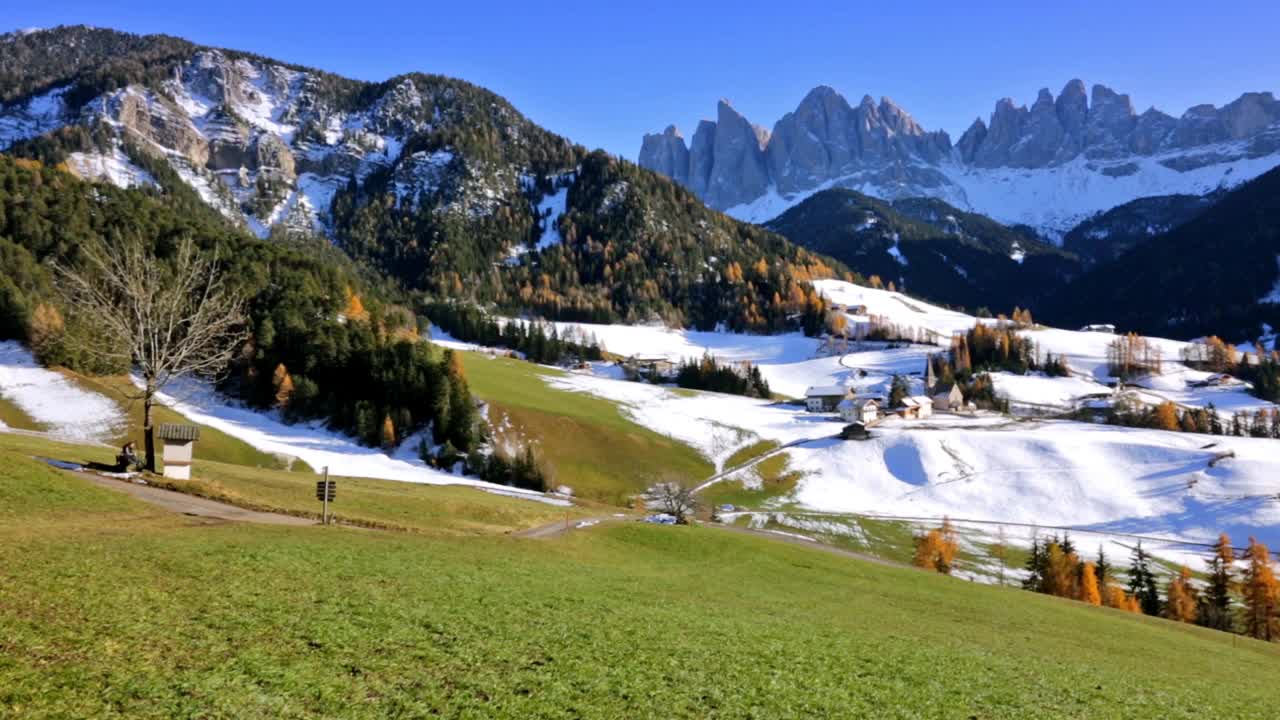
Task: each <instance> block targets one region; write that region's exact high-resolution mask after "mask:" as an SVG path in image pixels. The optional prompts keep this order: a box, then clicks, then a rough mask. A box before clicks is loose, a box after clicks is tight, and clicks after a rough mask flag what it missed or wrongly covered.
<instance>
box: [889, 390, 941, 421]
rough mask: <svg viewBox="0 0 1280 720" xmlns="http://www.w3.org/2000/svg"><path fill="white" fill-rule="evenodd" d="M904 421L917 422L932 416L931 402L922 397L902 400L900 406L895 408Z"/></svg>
mask: <svg viewBox="0 0 1280 720" xmlns="http://www.w3.org/2000/svg"><path fill="white" fill-rule="evenodd" d="M896 410H897V413H898V414H899V415H901V416H902V417H903V418H904V419H908V420H919V419H922V418H927V417H929V416H930V415H932V414H933V400H932V399H931V398H928V397H925V396H924V395H913V396H911V397H908V398H903V399H902V405H901V406H899V407H898V408H896Z"/></svg>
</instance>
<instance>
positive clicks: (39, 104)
mask: <svg viewBox="0 0 1280 720" xmlns="http://www.w3.org/2000/svg"><path fill="white" fill-rule="evenodd" d="M69 89H70V88H69V87H60V88H54V89H53V90H50V91H48V92H46V93H43V94H41V95H36V96H34V97H31V98H28V99H27V100H24V101H19V102H15V103H12V104H10V105H3V106H0V150H3V149H4V148H7V147H9V146H10V145H12V144H14V143H15V142H17V141H19V140H25V139H27V138H32V137H35V136H37V135H43V134H44V133H47V132H49V131H51V130H57V129H58V128H60V127H62V126H63V125H64V124H65V123H64V121H63V116H64V114H65V113H66V104H65V103H64V102H63V100H62V96H63V95H64V94H66V92H67V90H69Z"/></svg>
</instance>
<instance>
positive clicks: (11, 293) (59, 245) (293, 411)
mask: <svg viewBox="0 0 1280 720" xmlns="http://www.w3.org/2000/svg"><path fill="white" fill-rule="evenodd" d="M187 238H189V239H191V240H193V241H194V242H195V243H196V244H197V245H198V247H199V248H200V249H201V250H202V252H204V253H206V254H207V255H212V256H216V257H217V259H218V262H219V263H220V264H221V266H222V271H223V272H224V273H225V275H226V277H228V278H229V280H230V282H231V284H232V285H233V286H234V287H235V288H236V289H237V290H238V291H239V292H240V293H242V294H243V295H244V296H246V297H248V298H249V299H250V303H249V318H250V323H251V326H252V327H251V328H250V329H251V331H252V334H251V337H250V340H249V341H248V342H247V343H246V344H245V345H244V347H243V348H241V351H240V353H239V354H238V357H237V360H236V361H234V363H233V367H232V368H229V375H228V377H227V378H226V379H225V381H224V382H223V388H224V389H225V390H227V391H228V392H230V393H232V394H233V395H236V396H238V397H240V398H242V399H244V400H245V401H247V402H249V403H250V404H252V405H254V406H257V407H261V408H268V407H275V408H278V409H280V410H281V411H283V412H284V413H285V414H286V416H288V417H292V418H296V419H304V418H323V419H326V420H328V421H329V423H330V424H331V425H332V426H333V427H335V428H339V429H342V430H346V431H348V432H351V433H353V434H355V435H357V436H359V437H360V438H362V439H363V440H365V441H366V442H367V443H369V444H377V443H380V442H385V441H386V440H387V434H386V432H387V427H388V426H390V427H391V428H392V431H391V438H392V439H393V440H398V439H400V438H403V437H404V436H405V435H408V434H410V433H412V432H415V431H416V430H418V429H420V428H422V427H425V426H426V424H427V423H433V429H434V430H435V432H436V434H437V439H438V440H440V441H441V442H443V441H444V440H449V441H451V442H452V443H453V445H454V446H455V447H456V448H458V449H460V450H466V449H468V448H470V447H472V446H473V445H474V443H475V442H476V440H477V437H476V432H477V428H476V422H475V409H474V403H473V402H472V401H471V398H470V395H469V393H468V391H467V386H466V381H465V379H464V378H463V377H462V376H461V372H460V370H459V367H458V366H457V363H456V362H454V363H449V362H448V361H447V360H446V359H443V358H441V357H439V356H438V355H436V354H433V353H431V352H430V351H429V350H428V348H427V346H425V345H424V344H422V343H420V342H418V341H417V319H416V317H415V316H414V314H413V313H412V312H411V311H410V310H409V309H408V308H407V307H403V306H400V305H397V304H395V303H394V302H393V301H394V300H395V299H396V296H395V295H394V294H393V293H391V292H389V291H387V290H386V289H385V288H380V287H379V286H377V285H374V284H371V283H369V282H366V281H364V280H362V279H361V278H360V273H358V272H357V270H356V268H355V266H354V265H353V264H352V263H351V262H350V261H348V260H346V259H345V258H344V257H343V256H342V255H341V253H338V252H335V251H334V250H333V249H332V248H330V247H328V246H327V245H326V244H315V243H311V242H303V241H298V242H296V243H294V244H288V243H283V242H276V243H273V242H262V241H260V240H257V239H256V238H253V237H251V236H249V235H246V234H244V233H242V232H240V231H237V230H235V229H233V228H231V227H230V226H228V225H227V223H226V222H225V221H223V220H222V219H221V218H220V217H218V216H217V214H216V213H214V212H213V211H212V210H210V209H209V208H208V207H207V206H205V205H204V204H203V203H202V202H201V201H200V200H199V199H198V198H196V197H194V196H193V195H191V194H189V193H183V192H182V190H181V186H178V185H175V186H174V191H173V192H160V191H157V190H150V191H142V190H136V189H132V190H120V189H117V188H114V187H110V186H106V185H100V184H89V183H85V182H82V181H80V180H77V179H76V178H74V177H72V176H70V175H69V174H67V173H65V172H62V171H60V170H55V169H51V168H47V167H43V166H40V165H39V164H38V163H36V162H34V161H28V160H14V159H11V158H8V157H5V156H0V258H2V259H3V269H4V272H3V273H0V339H8V338H16V339H20V340H24V341H29V342H30V343H31V344H32V347H33V350H34V351H35V352H36V353H37V355H38V356H39V358H40V359H41V360H42V361H43V362H45V363H47V364H51V365H66V366H68V367H71V368H75V369H81V370H88V371H93V372H123V371H124V370H126V368H122V367H102V366H100V365H97V364H95V361H94V358H93V357H89V356H84V355H82V354H79V353H77V352H76V351H75V350H74V347H75V344H74V343H68V342H65V340H66V336H67V335H68V334H72V333H86V332H88V333H93V332H95V331H96V328H94V327H92V326H91V324H89V326H86V324H85V323H81V324H76V323H75V322H72V321H71V320H64V318H73V317H74V315H73V314H72V313H69V312H68V310H69V309H68V308H66V307H64V306H62V305H61V301H60V299H59V296H58V295H57V294H56V293H55V292H54V290H53V282H52V281H53V278H52V273H51V270H50V267H49V263H51V262H54V261H56V262H59V263H64V264H68V265H71V266H75V265H77V264H80V263H81V261H82V253H81V251H80V248H81V247H82V246H83V245H84V244H85V243H87V242H93V241H99V242H103V243H107V244H112V243H119V242H124V241H126V240H129V239H141V240H142V241H143V242H144V243H146V244H147V245H148V246H149V247H150V248H151V250H152V251H153V252H154V253H155V254H156V256H157V257H158V258H159V259H160V261H161V262H164V261H165V259H166V258H167V257H168V256H170V255H171V254H172V253H173V252H174V249H175V247H176V245H177V243H178V242H179V241H180V240H182V239H187ZM103 341H104V342H113V341H119V339H118V338H103Z"/></svg>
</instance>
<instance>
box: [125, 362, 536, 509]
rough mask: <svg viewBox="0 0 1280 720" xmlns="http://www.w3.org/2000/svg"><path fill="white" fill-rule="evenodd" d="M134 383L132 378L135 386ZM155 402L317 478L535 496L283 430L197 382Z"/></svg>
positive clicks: (320, 430)
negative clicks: (292, 460) (293, 462)
mask: <svg viewBox="0 0 1280 720" xmlns="http://www.w3.org/2000/svg"><path fill="white" fill-rule="evenodd" d="M138 382H139V381H138V379H137V378H134V383H135V384H137V383H138ZM157 398H158V399H159V401H160V402H162V403H163V404H165V405H166V406H168V407H170V408H172V409H173V410H175V411H176V412H178V413H181V414H182V415H184V416H186V417H187V418H188V419H190V420H191V421H192V422H195V423H199V424H201V425H205V426H208V427H211V428H213V429H215V430H220V431H222V432H224V433H226V434H228V435H230V436H232V437H234V438H238V439H240V440H243V441H244V442H246V443H248V444H249V445H251V446H252V447H254V448H257V449H258V450H262V451H263V452H269V453H274V454H279V455H290V456H293V457H296V458H299V459H301V460H303V461H304V462H306V463H307V464H308V465H310V466H311V467H312V468H313V469H315V470H316V471H317V472H319V471H320V470H321V469H322V468H324V467H328V468H329V473H330V474H331V475H337V476H346V477H360V478H376V479H382V480H398V481H403V482H413V483H423V484H428V485H472V486H475V487H480V488H484V489H489V490H496V491H501V492H504V493H515V494H519V495H522V496H524V495H538V496H540V494H539V493H533V492H530V491H526V490H520V489H517V488H508V487H505V486H502V485H494V484H492V483H486V482H483V481H480V480H474V479H471V478H466V477H461V476H458V475H453V474H450V473H446V472H442V471H440V470H436V469H434V468H431V467H428V466H427V464H426V463H424V462H423V461H422V460H421V459H420V458H418V457H417V455H416V453H409V452H407V451H405V450H404V449H403V447H402V448H401V450H400V451H398V452H397V453H395V454H394V455H388V454H387V453H385V452H383V451H382V450H380V449H378V448H370V447H365V446H363V445H361V444H360V443H358V442H356V441H355V439H353V438H351V437H349V436H346V435H343V434H341V433H337V432H334V431H332V430H329V429H327V428H325V427H323V425H322V424H321V423H319V422H310V423H298V424H295V425H288V424H285V423H284V422H283V421H282V420H281V419H280V417H279V416H278V414H277V413H264V412H257V411H255V410H250V409H248V408H244V407H240V406H237V405H235V404H233V403H232V402H230V401H229V400H227V399H226V398H224V397H222V396H221V395H220V394H218V393H217V392H216V391H214V390H213V389H212V388H211V387H210V386H208V385H207V384H205V383H202V382H200V381H197V380H192V379H181V380H177V381H174V382H173V383H170V387H169V388H168V390H167V391H166V392H164V393H161V394H159V395H158V396H157Z"/></svg>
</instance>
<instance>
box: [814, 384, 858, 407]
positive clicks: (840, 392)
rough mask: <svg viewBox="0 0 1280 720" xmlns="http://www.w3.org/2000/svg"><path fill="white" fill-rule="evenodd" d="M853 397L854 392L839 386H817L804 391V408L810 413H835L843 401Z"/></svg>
mask: <svg viewBox="0 0 1280 720" xmlns="http://www.w3.org/2000/svg"><path fill="white" fill-rule="evenodd" d="M852 397H853V390H851V389H849V388H847V387H841V386H839V385H817V386H814V387H811V388H809V389H808V390H805V391H804V406H805V409H806V410H808V411H809V412H835V410H836V406H837V405H839V404H840V401H841V400H848V399H850V398H852Z"/></svg>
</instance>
